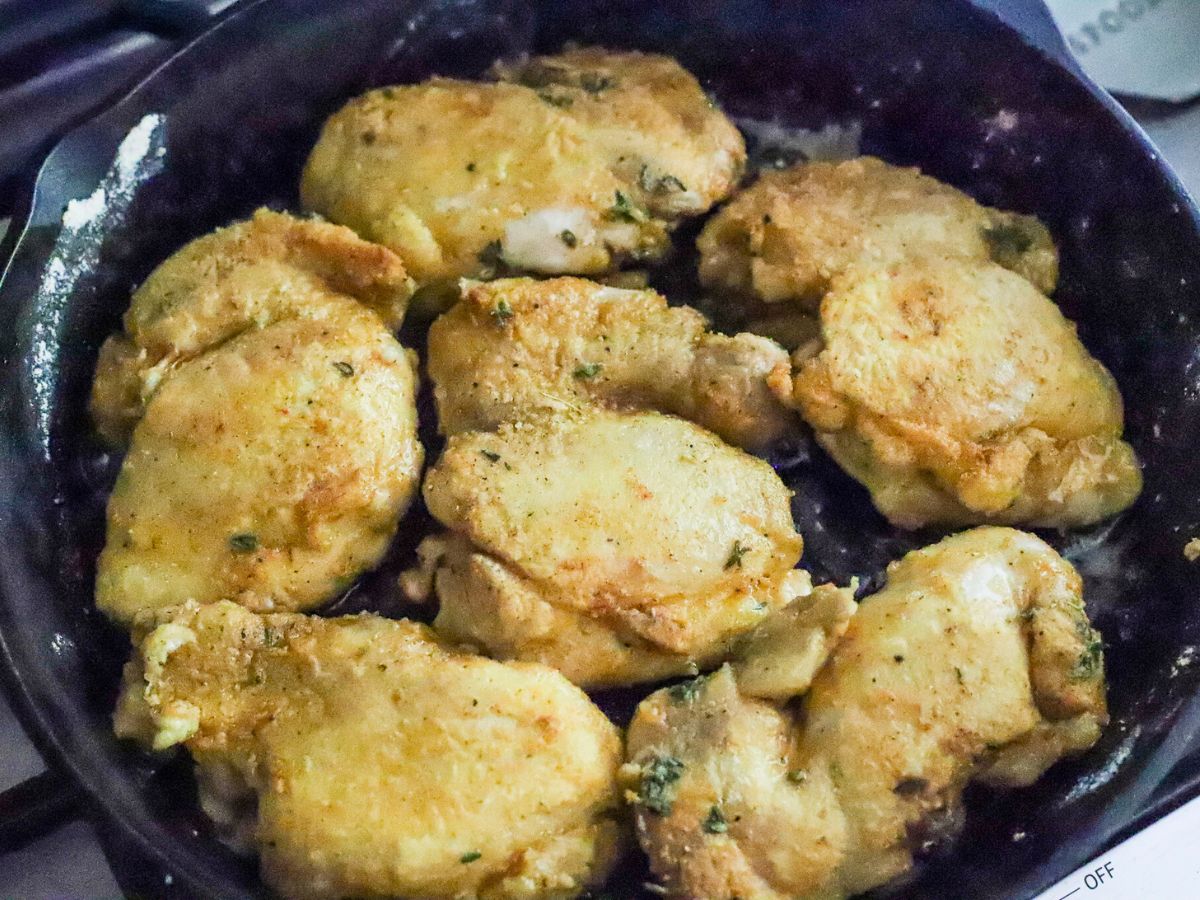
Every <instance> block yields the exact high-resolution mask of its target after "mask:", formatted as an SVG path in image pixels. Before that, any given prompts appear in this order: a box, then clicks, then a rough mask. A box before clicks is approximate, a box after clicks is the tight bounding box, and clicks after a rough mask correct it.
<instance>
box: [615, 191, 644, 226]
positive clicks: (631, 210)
mask: <svg viewBox="0 0 1200 900" xmlns="http://www.w3.org/2000/svg"><path fill="white" fill-rule="evenodd" d="M610 212H611V213H612V217H613V218H614V219H620V220H621V221H622V222H645V221H646V213H645V212H643V211H642V210H641V209H639V208H638V207H637V206H636V205H634V202H633V201H632V200H630V199H629V197H628V196H626V194H625V192H624V191H614V192H613V206H612V210H610Z"/></svg>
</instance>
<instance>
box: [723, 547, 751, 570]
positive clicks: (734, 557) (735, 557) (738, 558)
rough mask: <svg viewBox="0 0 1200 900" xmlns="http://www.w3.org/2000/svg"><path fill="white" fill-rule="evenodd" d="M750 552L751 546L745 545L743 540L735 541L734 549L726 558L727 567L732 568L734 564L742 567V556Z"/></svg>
mask: <svg viewBox="0 0 1200 900" xmlns="http://www.w3.org/2000/svg"><path fill="white" fill-rule="evenodd" d="M749 552H750V548H749V547H743V546H742V542H741V541H734V542H733V549H731V550H730V551H729V558H728V559H727V560H725V568H726V569H732V568H733V567H734V566H737V567H738V568H739V569H740V568H741V567H742V557H743V556H745V555H746V554H747V553H749Z"/></svg>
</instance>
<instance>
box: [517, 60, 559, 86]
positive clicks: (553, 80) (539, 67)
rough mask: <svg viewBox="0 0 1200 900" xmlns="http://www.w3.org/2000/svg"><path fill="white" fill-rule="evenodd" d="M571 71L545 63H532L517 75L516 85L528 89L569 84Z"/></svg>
mask: <svg viewBox="0 0 1200 900" xmlns="http://www.w3.org/2000/svg"><path fill="white" fill-rule="evenodd" d="M570 78H571V70H570V69H566V68H563V67H562V66H555V65H551V64H550V63H545V62H533V63H530V64H529V65H527V66H525V67H524V68H523V69H521V71H520V72H519V73H518V75H517V84H523V85H524V86H525V87H530V88H544V87H549V86H550V85H552V84H570Z"/></svg>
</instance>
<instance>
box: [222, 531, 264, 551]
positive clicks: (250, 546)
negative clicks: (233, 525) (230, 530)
mask: <svg viewBox="0 0 1200 900" xmlns="http://www.w3.org/2000/svg"><path fill="white" fill-rule="evenodd" d="M229 549H230V550H232V551H233V552H234V553H253V552H254V551H255V550H257V549H258V535H256V534H251V533H250V532H249V531H243V532H242V533H241V534H234V535H231V536H230V538H229Z"/></svg>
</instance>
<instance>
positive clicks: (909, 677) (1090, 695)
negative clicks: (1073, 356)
mask: <svg viewBox="0 0 1200 900" xmlns="http://www.w3.org/2000/svg"><path fill="white" fill-rule="evenodd" d="M1081 589H1082V583H1081V581H1080V578H1079V576H1078V574H1077V573H1076V572H1075V570H1074V569H1073V568H1072V567H1071V566H1070V564H1069V563H1067V562H1065V561H1064V560H1063V559H1062V558H1061V557H1059V556H1058V555H1057V554H1056V553H1055V552H1054V551H1053V550H1052V549H1051V548H1050V547H1048V546H1047V545H1046V544H1044V543H1043V542H1042V541H1040V540H1038V539H1037V538H1036V537H1034V536H1032V535H1029V534H1025V533H1022V532H1018V531H1013V530H1012V529H1008V528H977V529H975V530H973V531H968V532H965V533H962V534H959V535H956V536H954V537H950V538H947V539H946V540H944V541H942V542H941V543H939V544H936V545H933V546H931V547H927V548H925V549H923V550H919V551H915V552H913V553H910V554H908V555H907V556H906V557H904V559H903V560H901V561H900V562H898V563H894V564H893V565H892V566H891V567H890V568H889V570H888V580H887V585H886V586H885V587H884V589H883V590H882V591H880V592H879V593H878V594H876V595H874V596H872V597H869V598H867V599H866V600H864V601H863V602H862V604H861V605H860V606H859V609H858V612H857V614H856V615H855V616H854V617H853V618H852V619H851V620H850V624H849V628H848V630H847V631H846V634H845V636H844V637H843V638H842V640H841V643H840V644H839V645H838V646H837V648H836V650H835V651H834V653H833V656H832V657H831V659H830V661H829V663H828V664H826V666H825V667H824V668H823V669H822V670H821V671H820V672H819V673H818V675H817V677H816V680H815V681H814V682H813V684H812V687H811V690H810V691H809V693H808V695H807V697H806V699H805V700H804V705H803V710H802V712H800V713H797V712H795V711H794V710H793V709H791V708H787V707H777V706H773V705H771V704H768V703H766V702H763V701H759V700H754V699H751V698H750V697H748V696H747V694H746V692H745V691H744V690H741V689H739V685H738V683H737V680H736V679H735V676H734V672H733V670H732V669H730V668H728V667H726V668H723V669H722V670H720V672H718V673H717V674H716V675H714V676H711V677H709V678H705V679H699V680H697V681H695V682H692V683H691V684H690V685H685V686H676V687H674V688H670V689H667V690H661V691H658V692H656V693H655V694H652V695H651V696H650V697H649V698H647V699H646V700H645V701H643V702H642V704H641V705H640V706H639V708H638V711H637V713H636V714H635V716H634V719H633V722H632V724H631V725H630V729H629V735H628V742H627V744H628V748H627V757H628V759H629V760H630V762H629V764H627V765H626V766H625V767H624V769H623V770H622V773H623V778H624V779H625V780H626V781H627V783H628V786H629V789H630V796H631V798H632V800H633V802H634V803H635V810H636V819H637V829H638V838H639V840H640V841H641V843H642V846H643V847H644V848H645V850H646V852H647V853H648V854H649V856H650V861H651V867H652V869H653V870H654V872H655V874H656V875H657V876H658V877H659V878H660V879H661V881H662V883H663V885H664V887H665V889H666V892H667V896H670V897H677V898H696V897H704V898H706V900H727V898H731V897H738V898H743V900H818V898H819V900H834V898H843V897H848V896H850V895H853V894H858V893H860V892H862V891H866V890H869V889H871V888H873V887H876V886H879V885H882V884H884V883H886V882H888V881H890V880H891V879H893V878H896V877H897V876H899V875H901V874H903V873H904V872H906V871H907V870H908V869H910V868H911V866H912V864H913V857H912V854H913V850H914V849H915V848H916V847H918V846H919V845H920V844H921V842H922V841H923V839H924V838H926V837H929V836H930V835H931V834H934V833H938V832H942V833H947V832H950V831H952V830H953V829H954V828H955V827H956V826H957V824H959V823H960V821H961V795H962V791H963V788H964V787H965V786H966V784H967V783H968V782H969V781H971V780H972V779H979V780H982V781H986V782H989V783H991V784H994V785H997V786H1003V787H1021V786H1026V785H1029V784H1031V783H1033V782H1034V781H1035V780H1036V779H1037V778H1039V777H1040V776H1041V774H1042V773H1043V772H1044V771H1045V770H1046V769H1047V768H1049V766H1051V765H1052V764H1053V763H1054V762H1056V761H1057V760H1058V759H1060V758H1061V757H1063V756H1067V755H1072V754H1077V753H1081V752H1083V751H1085V750H1087V749H1088V748H1089V747H1091V746H1092V744H1094V743H1095V741H1096V740H1097V739H1098V737H1099V735H1100V730H1101V728H1102V727H1103V726H1104V724H1105V723H1106V722H1107V712H1106V707H1105V699H1104V692H1105V687H1104V664H1103V649H1102V641H1101V638H1100V635H1099V634H1098V633H1097V632H1096V631H1094V630H1093V629H1092V627H1091V625H1090V624H1089V623H1088V620H1087V615H1086V612H1085V610H1084V606H1083V601H1082V597H1081V593H1080V592H1081Z"/></svg>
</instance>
